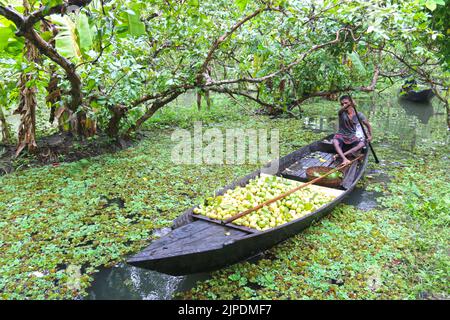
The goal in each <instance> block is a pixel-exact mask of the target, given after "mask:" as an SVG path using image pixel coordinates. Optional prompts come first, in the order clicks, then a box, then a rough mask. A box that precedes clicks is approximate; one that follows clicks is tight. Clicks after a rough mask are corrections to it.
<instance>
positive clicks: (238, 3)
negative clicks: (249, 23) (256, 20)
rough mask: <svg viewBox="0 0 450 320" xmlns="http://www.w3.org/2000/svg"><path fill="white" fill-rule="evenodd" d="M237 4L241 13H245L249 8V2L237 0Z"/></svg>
mask: <svg viewBox="0 0 450 320" xmlns="http://www.w3.org/2000/svg"><path fill="white" fill-rule="evenodd" d="M235 3H236V5H237V6H238V7H239V9H240V10H241V11H244V10H245V8H246V7H247V4H248V0H235Z"/></svg>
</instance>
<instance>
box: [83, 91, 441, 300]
mask: <svg viewBox="0 0 450 320" xmlns="http://www.w3.org/2000/svg"><path fill="white" fill-rule="evenodd" d="M190 98H191V97H190ZM358 111H362V112H363V113H364V114H365V115H366V116H368V118H369V121H370V123H371V124H372V127H373V128H374V135H376V134H377V132H383V133H390V134H392V135H393V136H395V137H398V138H397V139H395V140H392V141H383V142H382V143H380V144H378V145H374V148H375V150H377V149H380V148H390V149H395V150H396V151H397V150H398V151H399V152H405V157H406V156H408V154H409V156H410V152H413V151H414V150H415V148H416V147H417V146H418V145H420V144H421V143H437V144H443V143H444V144H445V143H447V142H448V141H436V142H432V141H433V140H435V139H434V138H433V135H434V134H435V133H436V132H442V131H446V130H447V129H446V114H445V108H444V107H443V106H441V105H438V104H436V103H434V104H415V103H408V102H404V101H397V100H396V99H393V100H390V101H386V102H383V103H379V104H377V105H374V104H373V103H372V102H371V101H359V108H358ZM303 124H304V126H305V127H306V128H308V129H312V130H314V131H316V132H318V133H323V134H324V135H325V134H327V133H332V132H335V130H336V127H337V117H334V118H333V117H331V118H324V117H319V118H310V117H309V118H304V119H303ZM447 138H448V135H447ZM447 140H448V139H447ZM388 165H401V163H397V162H390V161H389V160H388V159H381V163H380V164H379V165H378V168H377V169H372V170H369V171H368V172H366V176H369V177H371V179H372V181H387V180H388V179H389V177H388V176H387V175H386V174H385V173H384V172H383V167H385V166H388ZM379 196H381V194H380V193H377V192H371V191H366V190H364V189H361V188H356V189H355V190H354V191H353V192H352V194H351V195H350V196H349V197H347V198H346V200H345V203H347V204H350V205H354V206H355V207H357V208H358V209H361V210H370V209H373V208H376V207H377V202H376V198H377V197H379ZM167 231H168V230H167V229H166V230H161V231H159V233H160V235H161V236H162V235H164V234H165V233H166V232H167ZM209 277H210V275H209V274H197V275H188V276H182V277H174V276H170V275H166V274H162V273H159V272H155V271H149V270H143V269H139V268H135V267H132V266H129V265H126V264H119V265H117V266H115V267H113V268H105V269H102V270H101V271H100V272H98V273H97V274H96V275H95V280H94V282H93V284H92V286H91V288H90V290H89V296H88V299H139V300H141V299H157V300H165V299H172V298H173V294H174V293H176V292H180V291H185V290H188V289H190V288H192V287H194V286H195V283H196V282H197V281H202V280H206V279H208V278H209Z"/></svg>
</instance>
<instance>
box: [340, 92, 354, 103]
mask: <svg viewBox="0 0 450 320" xmlns="http://www.w3.org/2000/svg"><path fill="white" fill-rule="evenodd" d="M342 100H350V101H352V98H351V97H350V96H349V95H347V94H346V95H343V96H341V97H340V98H339V102H342Z"/></svg>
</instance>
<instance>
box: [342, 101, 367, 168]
mask: <svg viewBox="0 0 450 320" xmlns="http://www.w3.org/2000/svg"><path fill="white" fill-rule="evenodd" d="M339 101H340V103H341V106H342V108H341V109H340V110H339V113H338V115H339V131H338V133H336V134H335V135H334V138H333V145H334V148H335V149H336V153H337V156H339V157H341V158H342V164H347V163H349V162H350V160H348V159H347V157H346V156H347V155H354V154H355V153H356V152H357V151H359V150H360V149H362V148H363V147H365V145H366V143H365V142H364V134H363V132H362V128H361V125H360V124H359V121H358V117H357V116H356V112H355V109H354V108H353V106H354V105H355V102H354V101H353V100H352V98H351V97H350V96H348V95H344V96H342V97H341V98H340V99H339ZM358 116H359V118H360V119H361V122H362V123H363V124H364V125H365V126H366V127H367V130H368V133H367V141H368V142H370V141H371V140H372V127H371V126H370V123H369V121H367V118H366V117H365V116H364V114H363V113H361V112H358ZM344 150H345V152H344ZM337 156H336V157H337Z"/></svg>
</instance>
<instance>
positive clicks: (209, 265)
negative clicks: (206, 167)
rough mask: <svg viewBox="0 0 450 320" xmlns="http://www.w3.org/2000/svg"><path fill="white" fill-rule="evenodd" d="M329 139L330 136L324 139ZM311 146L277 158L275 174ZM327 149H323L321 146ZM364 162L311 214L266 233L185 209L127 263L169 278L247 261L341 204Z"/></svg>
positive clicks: (355, 180) (256, 174)
mask: <svg viewBox="0 0 450 320" xmlns="http://www.w3.org/2000/svg"><path fill="white" fill-rule="evenodd" d="M327 138H330V137H327ZM317 143H318V142H316V144H311V145H309V146H307V147H305V148H302V149H300V150H297V151H296V152H294V153H292V154H289V155H287V156H285V157H283V158H281V159H280V169H279V172H281V171H283V170H284V169H285V168H286V167H287V166H288V165H290V164H292V163H293V162H294V161H296V160H298V158H299V157H302V156H304V155H305V154H308V153H309V152H311V151H312V150H315V149H318V148H319V149H320V148H321V149H323V148H324V146H323V145H321V146H320V143H319V144H317ZM325 148H327V146H325ZM367 161H368V153H367V150H366V152H365V157H364V158H363V161H362V163H361V164H360V165H359V168H358V170H357V172H356V174H355V177H354V179H353V183H352V184H351V185H350V186H349V187H348V188H347V190H345V192H343V193H342V194H341V195H339V196H338V197H337V198H336V199H334V200H333V201H332V202H330V203H328V204H326V205H324V206H323V207H322V208H319V209H318V210H316V211H315V212H313V213H311V214H309V215H307V216H304V217H302V218H300V219H297V220H294V221H291V222H289V223H286V224H284V225H282V226H279V227H276V228H273V229H270V230H267V231H262V232H260V231H256V230H253V231H248V232H247V231H245V230H240V229H239V228H233V227H229V226H225V225H220V224H217V223H213V222H211V221H205V220H195V219H193V218H192V211H193V209H194V208H195V207H193V208H191V209H189V210H187V211H186V212H185V213H184V214H183V215H182V216H181V217H180V219H178V221H175V228H174V230H173V231H172V232H171V233H170V234H168V235H167V236H165V237H163V238H161V239H158V240H156V241H154V242H153V243H152V244H151V245H150V246H148V247H147V248H146V249H144V250H143V251H141V252H139V253H138V254H136V255H135V256H133V257H131V258H130V259H128V263H129V264H131V265H133V266H136V267H140V268H144V269H150V270H156V271H159V272H162V273H166V274H170V275H175V276H179V275H185V274H192V273H200V272H209V271H213V270H217V269H220V268H223V267H225V266H228V265H231V264H234V263H236V262H239V261H242V260H245V259H248V258H251V257H253V256H255V255H257V254H258V253H260V252H262V251H265V250H267V249H269V248H271V247H273V246H274V245H276V244H277V243H280V242H282V241H284V240H286V239H288V238H290V237H292V236H294V235H296V234H298V233H300V232H301V231H302V230H304V229H306V228H307V227H309V226H310V225H311V224H312V223H314V221H317V220H320V219H321V218H323V217H324V216H325V215H327V214H328V213H329V212H330V211H332V210H333V208H334V207H335V206H336V205H338V204H339V203H341V202H342V200H343V199H344V198H345V197H347V196H348V195H349V194H350V193H351V192H352V191H353V189H354V188H355V186H356V183H357V182H358V181H359V179H360V178H361V177H362V175H363V173H364V170H365V167H366V165H367ZM259 173H260V172H259V171H255V172H253V173H252V174H250V175H248V176H246V177H244V178H242V179H240V180H238V181H236V182H235V183H232V184H230V185H229V186H226V187H224V188H223V189H222V190H220V191H219V192H218V193H217V194H223V193H224V192H225V191H226V190H228V189H233V188H235V187H236V186H238V185H240V186H244V185H245V184H247V182H248V181H249V180H250V179H252V178H254V177H256V176H258V175H259Z"/></svg>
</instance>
